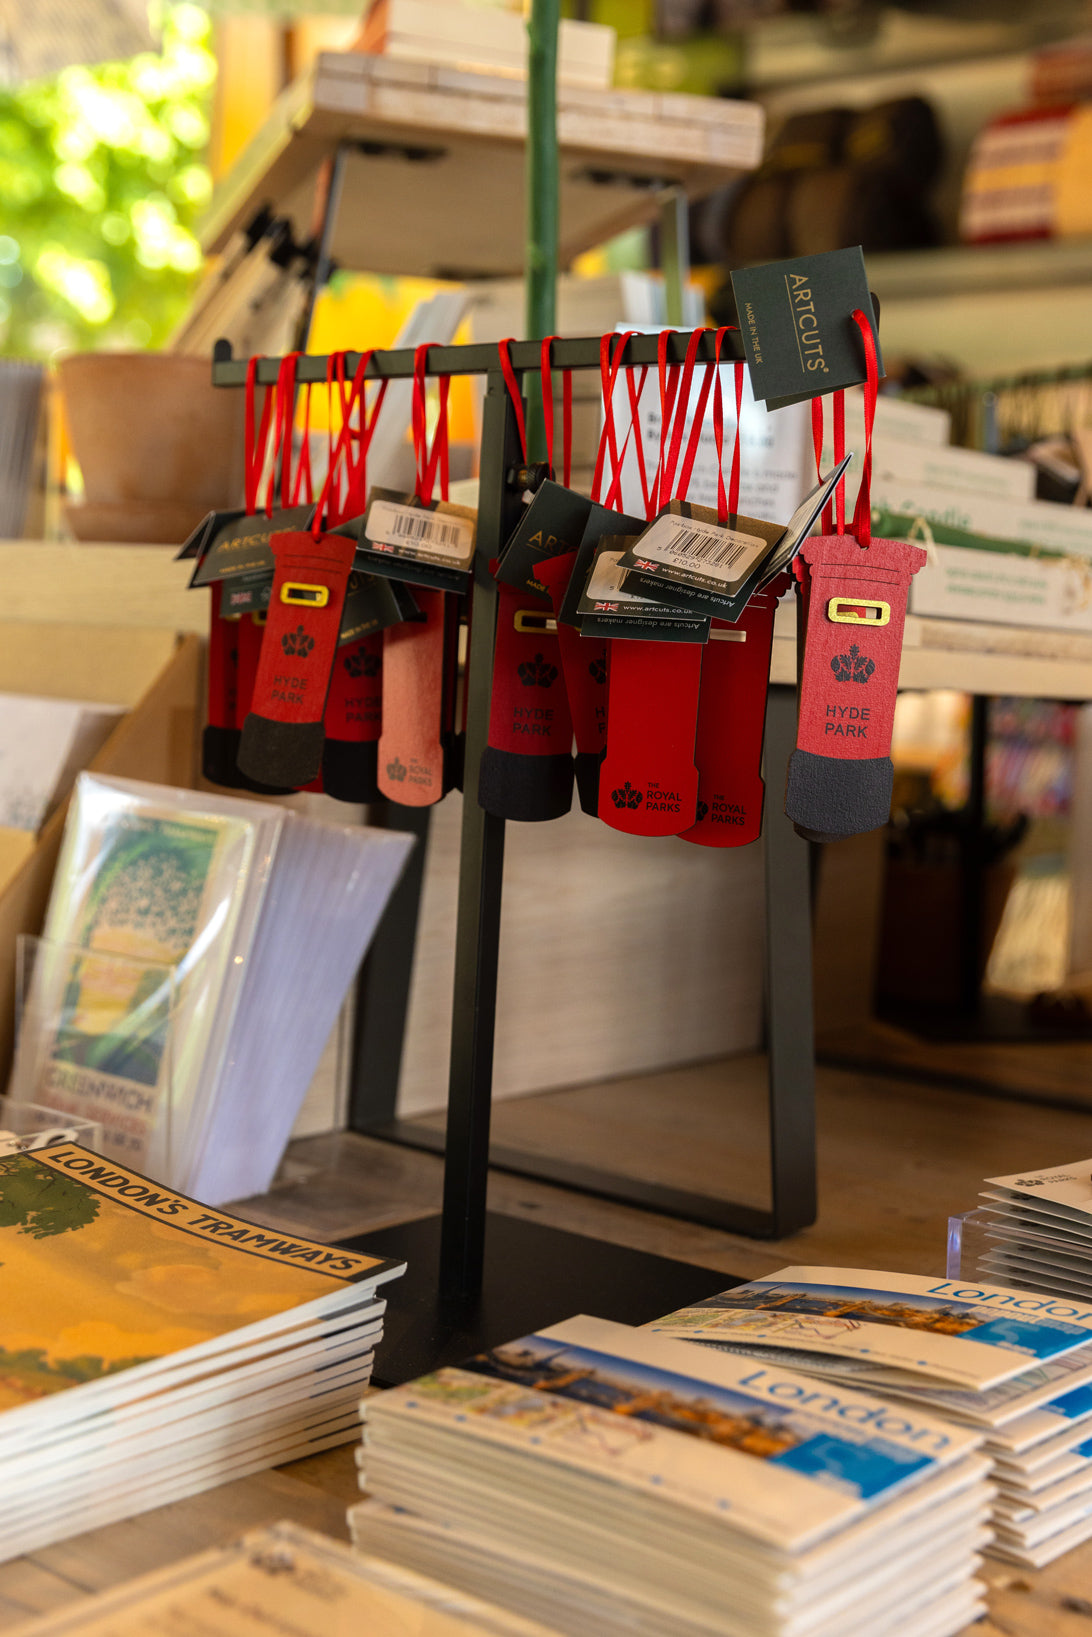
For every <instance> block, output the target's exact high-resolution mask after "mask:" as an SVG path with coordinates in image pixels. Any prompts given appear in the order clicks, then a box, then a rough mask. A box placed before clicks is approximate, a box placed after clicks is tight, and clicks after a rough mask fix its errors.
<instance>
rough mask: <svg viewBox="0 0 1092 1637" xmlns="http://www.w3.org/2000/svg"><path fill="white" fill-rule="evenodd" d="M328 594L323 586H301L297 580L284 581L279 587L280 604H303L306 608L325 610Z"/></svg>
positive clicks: (328, 599)
mask: <svg viewBox="0 0 1092 1637" xmlns="http://www.w3.org/2000/svg"><path fill="white" fill-rule="evenodd" d="M329 601H330V593H329V591H328V590H327V588H326V587H325V586H324V585H301V584H300V583H299V581H298V580H286V581H285V583H284V584H283V585H282V586H281V602H282V603H305V604H306V606H307V607H308V608H325V607H326V604H327V603H328V602H329Z"/></svg>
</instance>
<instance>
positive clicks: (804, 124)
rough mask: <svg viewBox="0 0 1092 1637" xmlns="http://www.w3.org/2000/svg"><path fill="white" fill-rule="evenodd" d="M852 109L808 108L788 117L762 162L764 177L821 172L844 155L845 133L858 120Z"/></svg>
mask: <svg viewBox="0 0 1092 1637" xmlns="http://www.w3.org/2000/svg"><path fill="white" fill-rule="evenodd" d="M859 118H860V116H859V115H855V114H854V112H853V110H852V109H851V108H809V109H807V110H806V111H805V112H803V113H799V114H790V115H789V117H788V119H787V120H786V121H785V123H784V125H782V126H781V128H780V130H779V131H778V132H777V134H776V135H775V136H774V138H773V141H772V142H771V143H770V146H769V150H768V151H767V154H766V157H765V159H764V160H763V161H762V174H763V175H775V174H777V175H779V174H782V173H783V172H786V171H816V170H824V169H826V167H827V166H829V165H836V164H837V163H838V162H839V160H840V159H841V158H842V156H843V151H844V145H845V140H846V136H847V133H848V132H849V130H850V129H851V127H852V126H853V125H854V123H856V122H857V121H858V120H859Z"/></svg>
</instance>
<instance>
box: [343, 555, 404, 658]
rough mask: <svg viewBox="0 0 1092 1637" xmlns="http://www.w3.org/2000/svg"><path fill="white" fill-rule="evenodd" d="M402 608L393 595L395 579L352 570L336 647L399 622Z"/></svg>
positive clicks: (372, 634) (373, 634) (357, 640)
mask: <svg viewBox="0 0 1092 1637" xmlns="http://www.w3.org/2000/svg"><path fill="white" fill-rule="evenodd" d="M401 620H402V610H401V608H400V607H399V603H398V598H397V597H396V596H395V594H394V581H393V580H382V579H379V578H378V577H377V576H376V575H374V574H361V573H360V572H359V571H358V570H357V569H355V568H354V569H353V570H352V572H351V573H350V575H349V588H348V590H347V591H346V593H345V603H344V606H343V608H342V610H341V630H340V632H339V633H338V639H337V641H338V647H339V648H340V647H341V646H342V645H343V644H344V643H346V642H359V641H360V638H361V637H373V636H375V634H376V632H377V631H385V630H386V629H387V627H388V626H391V625H398V624H400V623H401Z"/></svg>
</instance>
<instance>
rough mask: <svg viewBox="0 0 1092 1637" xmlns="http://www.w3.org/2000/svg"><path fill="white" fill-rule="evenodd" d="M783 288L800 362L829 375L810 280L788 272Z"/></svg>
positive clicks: (801, 274) (803, 275) (799, 274)
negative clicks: (785, 293) (786, 297)
mask: <svg viewBox="0 0 1092 1637" xmlns="http://www.w3.org/2000/svg"><path fill="white" fill-rule="evenodd" d="M785 288H786V290H787V291H788V292H789V301H790V303H791V305H792V311H793V318H794V321H795V323H796V328H797V332H798V334H797V346H798V348H799V350H800V361H801V363H802V364H803V366H804V368H805V369H809V370H822V372H823V374H824V375H829V374H830V370H829V368H828V367H827V361H826V359H825V358H824V357H823V341H822V337H821V336H820V334H819V319H818V316H817V314H816V311H815V302H814V300H813V299H812V293H811V282H810V280H809V279H808V278H807V276H806V275H805V274H803V273H788V274H787V275H786V277H785Z"/></svg>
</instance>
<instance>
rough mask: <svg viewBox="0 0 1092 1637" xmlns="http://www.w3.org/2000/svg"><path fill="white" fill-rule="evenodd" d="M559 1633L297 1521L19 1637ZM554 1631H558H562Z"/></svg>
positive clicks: (520, 1636)
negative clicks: (365, 1555)
mask: <svg viewBox="0 0 1092 1637" xmlns="http://www.w3.org/2000/svg"><path fill="white" fill-rule="evenodd" d="M153 1631H154V1632H160V1633H163V1634H164V1637H165V1634H166V1633H167V1632H168V1631H169V1632H172V1633H174V1634H175V1637H181V1634H183V1633H190V1634H191V1637H196V1634H197V1633H198V1632H200V1633H202V1634H203V1637H215V1634H216V1633H221V1634H226V1633H230V1637H269V1634H270V1633H271V1632H281V1633H289V1634H291V1637H551V1633H550V1632H548V1631H547V1630H546V1628H545V1626H540V1625H538V1624H537V1623H532V1622H531V1621H529V1620H521V1619H519V1618H518V1617H517V1616H515V1615H511V1614H507V1613H506V1612H505V1611H504V1610H503V1609H498V1608H493V1607H490V1606H489V1605H488V1604H485V1603H482V1602H480V1601H479V1600H478V1599H477V1598H473V1597H466V1596H465V1595H463V1594H462V1593H460V1592H457V1591H454V1590H453V1589H452V1588H451V1587H450V1586H440V1585H438V1584H437V1583H436V1582H435V1581H433V1580H426V1579H425V1578H424V1576H423V1575H415V1574H410V1573H409V1572H408V1571H406V1570H404V1569H397V1568H395V1567H394V1565H393V1564H390V1563H378V1562H376V1561H375V1560H374V1559H368V1558H361V1557H360V1556H358V1555H357V1554H356V1553H354V1552H353V1551H351V1550H350V1548H349V1547H348V1546H342V1545H341V1544H340V1542H338V1541H336V1540H330V1539H328V1537H327V1536H325V1535H317V1534H315V1533H314V1532H313V1531H312V1530H310V1529H303V1528H301V1527H300V1526H299V1525H298V1524H292V1523H275V1524H271V1525H270V1526H269V1527H268V1528H266V1529H255V1530H252V1531H251V1532H250V1533H249V1534H246V1535H244V1536H242V1538H241V1539H239V1540H235V1541H232V1542H230V1543H229V1544H228V1545H227V1546H218V1547H214V1548H213V1549H212V1550H211V1551H208V1552H202V1553H201V1554H200V1555H199V1556H197V1557H190V1558H186V1559H185V1560H184V1561H183V1562H181V1563H175V1564H172V1565H171V1567H170V1568H169V1569H161V1570H160V1571H159V1572H158V1573H155V1574H149V1575H143V1576H142V1577H141V1578H140V1579H139V1580H133V1581H130V1582H129V1583H128V1584H127V1585H124V1586H120V1587H118V1588H117V1590H115V1591H109V1592H103V1593H102V1594H101V1595H100V1596H98V1597H91V1598H83V1599H82V1600H81V1601H80V1602H79V1603H77V1604H75V1605H73V1606H72V1607H69V1608H65V1609H61V1610H59V1611H58V1612H57V1613H54V1614H47V1615H45V1616H44V1617H43V1618H42V1619H40V1620H35V1621H33V1622H32V1623H31V1624H30V1625H29V1626H20V1628H19V1637H149V1634H150V1633H152V1632H153ZM554 1637H556V1634H554Z"/></svg>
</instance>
